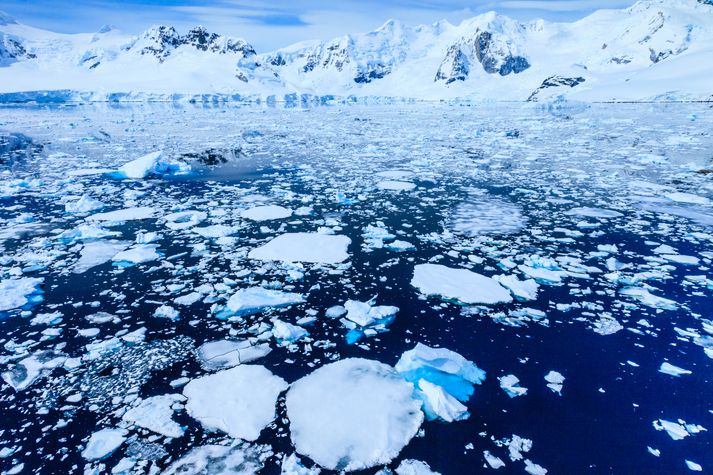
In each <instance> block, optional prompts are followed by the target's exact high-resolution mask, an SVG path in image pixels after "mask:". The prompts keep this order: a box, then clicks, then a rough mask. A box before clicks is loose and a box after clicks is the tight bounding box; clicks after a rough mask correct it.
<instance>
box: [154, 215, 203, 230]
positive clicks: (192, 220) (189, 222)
mask: <svg viewBox="0 0 713 475" xmlns="http://www.w3.org/2000/svg"><path fill="white" fill-rule="evenodd" d="M207 217H208V215H207V214H206V213H204V212H203V211H192V210H190V211H178V212H176V213H171V214H167V215H166V216H164V217H163V219H164V220H165V221H166V227H167V228H169V229H173V230H176V231H178V230H181V229H188V228H191V227H193V226H196V225H198V224H200V223H202V222H203V221H205V220H206V218H207Z"/></svg>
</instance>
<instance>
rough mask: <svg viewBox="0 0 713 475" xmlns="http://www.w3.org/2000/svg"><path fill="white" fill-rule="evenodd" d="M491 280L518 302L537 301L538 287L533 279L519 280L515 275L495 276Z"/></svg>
mask: <svg viewBox="0 0 713 475" xmlns="http://www.w3.org/2000/svg"><path fill="white" fill-rule="evenodd" d="M493 279H495V280H497V281H498V282H499V283H500V284H501V285H502V286H504V287H505V288H507V289H508V290H510V292H512V294H513V295H514V296H515V298H517V299H519V300H537V290H538V289H539V287H540V286H539V285H538V284H537V282H536V281H535V279H526V280H520V279H518V278H517V276H515V275H496V276H493Z"/></svg>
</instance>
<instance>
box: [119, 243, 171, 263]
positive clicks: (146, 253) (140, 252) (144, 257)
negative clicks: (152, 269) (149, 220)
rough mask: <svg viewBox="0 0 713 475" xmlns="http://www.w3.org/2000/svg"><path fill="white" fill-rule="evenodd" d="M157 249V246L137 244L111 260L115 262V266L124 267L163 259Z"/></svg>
mask: <svg viewBox="0 0 713 475" xmlns="http://www.w3.org/2000/svg"><path fill="white" fill-rule="evenodd" d="M156 249H158V245H157V244H136V245H134V246H133V247H131V248H129V249H127V250H125V251H121V252H119V253H117V254H116V255H115V256H114V257H112V258H111V260H112V261H114V263H115V265H118V266H123V267H126V266H130V265H136V264H143V263H145V262H151V261H155V260H156V259H159V258H160V257H161V254H160V253H159V252H158V251H156Z"/></svg>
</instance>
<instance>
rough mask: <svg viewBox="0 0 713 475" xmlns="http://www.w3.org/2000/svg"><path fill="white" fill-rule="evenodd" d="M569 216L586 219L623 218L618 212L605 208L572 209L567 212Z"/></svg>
mask: <svg viewBox="0 0 713 475" xmlns="http://www.w3.org/2000/svg"><path fill="white" fill-rule="evenodd" d="M565 214H566V215H568V216H582V217H585V218H618V217H620V216H623V215H622V214H621V213H619V212H618V211H613V210H610V209H603V208H587V207H582V208H572V209H570V210H569V211H566V212H565Z"/></svg>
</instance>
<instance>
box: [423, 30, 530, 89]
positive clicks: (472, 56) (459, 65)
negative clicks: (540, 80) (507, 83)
mask: <svg viewBox="0 0 713 475" xmlns="http://www.w3.org/2000/svg"><path fill="white" fill-rule="evenodd" d="M478 63H480V66H481V67H482V69H483V71H485V72H486V73H488V74H499V75H500V76H507V75H508V74H518V73H521V72H523V71H525V70H526V69H527V68H529V67H530V62H529V61H528V60H527V58H526V57H525V56H522V55H520V54H518V53H517V48H516V47H515V46H514V45H513V42H512V40H510V39H509V38H507V37H506V36H505V35H503V34H502V33H492V32H490V31H480V30H477V31H476V32H475V34H473V35H472V36H471V37H463V38H461V39H460V40H459V41H458V42H456V43H455V44H453V45H452V46H451V47H450V48H448V51H447V52H446V56H445V58H443V61H442V62H441V65H440V67H439V68H438V72H436V78H435V80H436V81H445V83H446V84H450V83H452V82H455V81H465V80H466V79H467V78H468V76H470V74H471V72H472V68H473V67H474V65H476V64H478Z"/></svg>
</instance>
